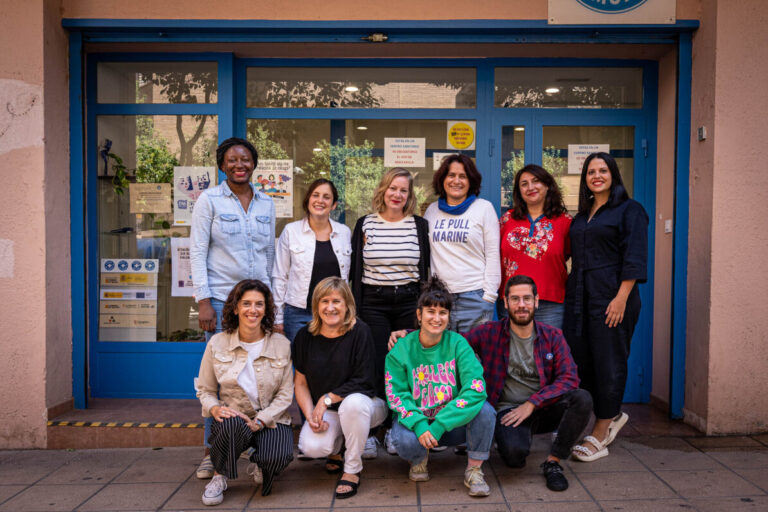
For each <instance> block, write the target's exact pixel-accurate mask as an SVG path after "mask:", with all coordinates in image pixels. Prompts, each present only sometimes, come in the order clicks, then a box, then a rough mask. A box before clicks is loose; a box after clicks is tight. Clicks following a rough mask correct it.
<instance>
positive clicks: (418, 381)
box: [384, 277, 496, 496]
mask: <svg viewBox="0 0 768 512" xmlns="http://www.w3.org/2000/svg"><path fill="white" fill-rule="evenodd" d="M452 307H453V297H452V295H451V294H450V293H449V292H448V290H447V289H446V287H445V284H443V282H442V281H440V280H439V279H437V278H436V277H432V278H431V279H430V280H429V282H428V283H427V285H426V286H425V288H424V290H423V291H422V293H421V296H420V297H419V301H418V305H417V308H416V317H417V319H418V321H419V326H420V328H419V329H418V330H416V331H413V332H411V333H410V334H408V335H407V336H405V337H404V338H402V339H400V340H399V341H398V342H397V344H396V345H395V346H394V347H393V348H392V350H391V351H390V352H389V354H388V355H387V360H386V363H385V374H384V382H385V390H386V394H387V402H388V404H389V408H390V409H392V410H393V411H394V412H395V421H394V422H393V425H392V434H391V435H392V442H393V443H394V445H395V448H396V449H397V453H398V455H400V457H402V458H403V459H405V460H407V461H408V462H410V464H411V470H410V472H409V475H408V476H409V477H410V479H411V480H413V481H416V482H419V481H425V480H429V472H428V471H427V456H428V454H429V449H430V448H437V447H438V446H456V445H459V444H463V443H466V444H467V453H468V455H469V460H468V462H467V469H466V471H465V472H464V485H466V486H467V488H468V489H469V495H470V496H488V495H489V494H490V489H489V487H488V484H487V483H486V482H485V478H484V476H483V471H482V469H481V466H482V464H483V461H484V460H488V452H489V451H490V449H491V442H492V440H493V429H494V425H495V416H496V413H495V412H494V409H493V407H491V405H490V404H488V402H486V400H485V399H486V397H487V395H486V393H485V381H484V380H483V367H482V366H481V364H480V362H479V361H478V360H477V357H475V353H474V352H473V351H472V348H471V347H470V346H469V343H467V340H465V339H464V338H463V337H462V336H461V335H460V334H457V333H455V332H452V331H448V330H446V328H447V327H448V323H449V321H450V315H451V308H452Z"/></svg>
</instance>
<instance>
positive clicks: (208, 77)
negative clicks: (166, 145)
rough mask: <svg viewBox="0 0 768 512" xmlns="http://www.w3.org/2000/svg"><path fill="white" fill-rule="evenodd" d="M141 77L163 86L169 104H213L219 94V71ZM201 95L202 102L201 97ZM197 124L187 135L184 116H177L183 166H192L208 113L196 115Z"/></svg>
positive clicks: (155, 74) (158, 74)
mask: <svg viewBox="0 0 768 512" xmlns="http://www.w3.org/2000/svg"><path fill="white" fill-rule="evenodd" d="M140 80H143V81H145V82H151V83H152V84H153V85H155V86H156V87H159V88H160V94H163V95H165V96H166V97H167V98H168V103H187V104H190V103H210V102H211V98H212V96H213V95H214V94H216V91H217V87H218V82H217V77H216V73H213V72H203V71H201V72H195V73H185V72H180V71H171V72H168V73H152V74H141V73H140ZM200 95H202V96H203V98H202V101H198V97H199V96H200ZM192 117H193V118H194V119H195V121H197V126H196V128H195V132H194V133H193V134H192V135H191V136H190V137H189V138H187V137H186V136H185V134H184V128H183V126H182V119H183V117H182V116H176V134H177V135H178V137H179V147H180V151H179V153H180V154H179V162H180V163H181V165H192V164H193V160H194V155H193V149H194V147H195V144H196V143H197V141H198V140H199V139H200V137H202V135H203V133H204V129H205V124H206V121H207V120H208V117H210V116H207V115H193V116H192Z"/></svg>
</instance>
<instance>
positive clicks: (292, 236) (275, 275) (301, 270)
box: [272, 217, 352, 324]
mask: <svg viewBox="0 0 768 512" xmlns="http://www.w3.org/2000/svg"><path fill="white" fill-rule="evenodd" d="M316 240H317V239H316V238H315V232H314V231H312V228H311V227H310V226H309V221H308V220H307V218H306V217H305V218H303V219H301V220H297V221H296V222H291V223H290V224H288V225H287V226H285V229H283V233H282V234H281V235H280V238H279V239H278V241H277V249H276V254H275V265H274V267H273V268H272V293H273V294H274V299H275V312H276V317H275V324H282V323H283V308H284V305H285V304H290V305H291V306H293V307H296V308H302V309H304V308H306V307H307V294H308V293H309V282H310V281H311V280H312V268H313V266H314V263H315V242H316ZM330 240H331V247H332V248H333V252H334V254H335V255H336V260H337V261H338V262H339V271H340V272H341V276H340V277H341V278H342V279H344V280H345V281H346V280H347V278H348V277H349V263H350V258H351V257H352V235H351V232H350V231H349V228H348V227H347V226H345V225H344V224H340V223H338V222H336V221H334V220H331V237H330Z"/></svg>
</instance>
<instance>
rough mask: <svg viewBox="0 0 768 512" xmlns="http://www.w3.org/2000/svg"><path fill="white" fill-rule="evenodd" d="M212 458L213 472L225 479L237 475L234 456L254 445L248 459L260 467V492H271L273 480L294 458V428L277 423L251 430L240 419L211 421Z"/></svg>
mask: <svg viewBox="0 0 768 512" xmlns="http://www.w3.org/2000/svg"><path fill="white" fill-rule="evenodd" d="M208 442H209V443H210V445H211V461H212V462H213V467H214V468H216V472H217V473H219V474H221V475H224V476H226V477H227V478H237V459H238V458H239V457H240V454H241V453H243V452H244V451H245V450H247V449H248V448H249V447H253V449H254V450H255V451H254V453H253V455H251V462H255V463H256V464H258V465H259V468H261V471H262V473H263V475H264V483H263V484H262V487H261V495H262V496H267V495H268V494H269V493H271V492H272V480H273V479H274V478H275V476H277V475H278V474H280V472H281V471H282V470H283V469H285V467H286V466H287V465H288V464H289V463H290V462H291V461H292V460H293V431H292V430H291V427H290V425H283V424H280V423H278V424H277V426H276V427H275V428H265V429H262V430H259V431H258V432H253V431H251V429H250V428H248V425H246V423H245V421H243V419H242V418H226V419H225V420H224V421H222V422H221V423H219V422H218V421H214V422H213V425H212V426H211V435H210V437H209V438H208Z"/></svg>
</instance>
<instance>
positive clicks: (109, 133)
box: [97, 116, 218, 341]
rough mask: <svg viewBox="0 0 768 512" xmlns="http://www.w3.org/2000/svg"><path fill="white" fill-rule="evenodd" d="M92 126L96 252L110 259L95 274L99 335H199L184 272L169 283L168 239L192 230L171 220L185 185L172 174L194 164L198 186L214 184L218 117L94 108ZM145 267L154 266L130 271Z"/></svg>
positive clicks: (150, 337)
mask: <svg viewBox="0 0 768 512" xmlns="http://www.w3.org/2000/svg"><path fill="white" fill-rule="evenodd" d="M97 130H98V140H99V141H100V148H99V158H98V185H97V186H98V190H97V192H98V201H99V204H98V208H99V210H98V219H99V220H98V222H99V227H98V233H99V258H101V260H102V261H104V260H105V259H111V260H114V261H113V263H112V265H114V266H111V268H106V269H105V268H102V271H101V272H100V276H99V279H100V285H101V288H100V296H101V299H102V300H101V301H100V304H99V313H100V314H99V316H100V319H99V320H100V322H99V325H100V327H99V340H100V341H203V340H204V337H203V333H202V331H200V330H199V329H198V325H197V304H196V303H195V301H194V299H193V298H192V297H191V293H190V292H191V291H190V292H186V291H185V290H182V288H186V290H190V289H189V287H188V286H186V287H184V286H181V287H180V285H179V283H178V279H182V280H183V278H184V276H179V277H178V279H177V281H176V287H175V288H176V289H177V290H176V291H175V292H174V286H173V285H174V283H172V269H171V257H172V254H171V246H172V242H171V239H172V238H177V241H175V242H173V244H177V243H179V240H182V241H183V239H187V238H188V237H189V227H188V226H187V225H180V226H175V225H174V213H173V212H174V210H175V206H176V203H175V202H174V201H173V200H174V199H175V198H180V197H182V194H185V193H186V191H181V190H175V189H177V188H178V184H174V183H173V182H174V171H175V169H174V168H177V167H179V166H194V167H195V169H194V171H195V173H196V174H194V176H193V177H192V178H191V179H190V183H193V182H194V185H195V186H194V188H195V189H196V190H200V189H202V188H204V186H205V185H208V184H215V179H216V163H215V150H216V145H217V142H218V126H217V119H216V117H215V116H99V117H98V119H97ZM107 147H108V148H109V149H108V150H107V151H105V150H106V149H107ZM108 154H109V155H111V156H108ZM118 159H119V161H118ZM205 180H210V181H209V183H204V185H201V182H204V181H205ZM185 183H186V182H185ZM174 185H176V186H174ZM148 192H149V193H148ZM135 260H143V261H140V262H136V261H135ZM116 262H117V263H119V262H126V263H122V265H123V267H122V268H118V267H117V264H116ZM147 262H149V266H147V265H146V263H147ZM130 264H136V269H134V268H132V267H131V266H130ZM142 264H143V265H142ZM126 265H128V266H126ZM140 265H141V266H140ZM142 268H143V269H144V270H146V269H147V268H151V269H153V270H154V269H157V271H156V273H155V274H154V275H151V276H149V277H148V276H146V275H137V273H136V272H134V270H141V269H142ZM177 270H178V268H177ZM142 271H143V270H142ZM183 293H188V295H180V294H183Z"/></svg>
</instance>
